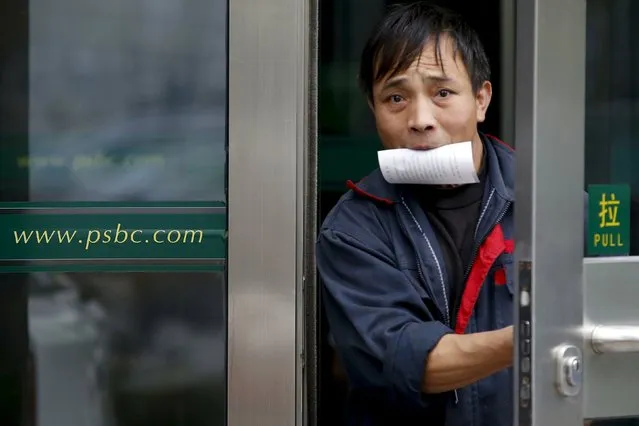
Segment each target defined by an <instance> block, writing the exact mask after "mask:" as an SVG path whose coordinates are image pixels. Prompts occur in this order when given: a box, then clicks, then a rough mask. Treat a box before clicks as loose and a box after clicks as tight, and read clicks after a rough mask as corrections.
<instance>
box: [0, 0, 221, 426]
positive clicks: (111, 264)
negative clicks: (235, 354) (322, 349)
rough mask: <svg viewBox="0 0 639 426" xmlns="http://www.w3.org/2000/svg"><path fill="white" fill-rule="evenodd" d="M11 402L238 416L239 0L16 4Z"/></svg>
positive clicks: (8, 99) (9, 162)
mask: <svg viewBox="0 0 639 426" xmlns="http://www.w3.org/2000/svg"><path fill="white" fill-rule="evenodd" d="M0 17H1V18H0V19H2V23H1V26H2V28H3V33H4V34H5V35H4V36H3V40H2V42H1V43H0V163H1V165H0V232H1V234H0V238H1V240H0V284H1V286H0V293H1V296H0V300H1V302H0V303H1V304H2V307H0V315H1V316H2V324H3V326H2V331H1V332H0V412H2V413H3V414H2V418H3V424H7V425H11V426H13V425H20V426H25V425H31V426H36V425H37V426H59V425H83V426H116V425H117V426H134V425H135V426H142V425H153V426H162V425H166V426H188V425H193V426H196V425H197V426H205V425H206V426H219V425H224V424H225V423H226V400H227V397H226V394H227V385H226V382H227V381H226V375H227V374H226V340H227V339H226V333H227V326H226V324H227V313H226V299H227V288H226V278H225V264H226V257H227V256H226V234H227V232H226V230H227V225H226V223H227V218H226V216H227V215H226V208H227V199H226V195H225V180H226V177H225V169H226V142H227V138H226V134H227V125H226V115H227V111H226V109H227V2H226V0H215V1H212V2H211V1H203V0H184V1H180V2H174V1H158V0H153V1H148V0H113V1H108V2H103V1H97V0H83V1H76V0H61V1H58V2H48V1H42V0H32V1H30V2H21V1H6V2H2V7H1V11H0Z"/></svg>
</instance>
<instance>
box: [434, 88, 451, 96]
mask: <svg viewBox="0 0 639 426" xmlns="http://www.w3.org/2000/svg"><path fill="white" fill-rule="evenodd" d="M452 93H453V92H451V91H450V90H448V89H442V90H440V91H439V92H437V94H438V95H439V96H440V97H442V98H446V97H448V96H450V95H451V94H452Z"/></svg>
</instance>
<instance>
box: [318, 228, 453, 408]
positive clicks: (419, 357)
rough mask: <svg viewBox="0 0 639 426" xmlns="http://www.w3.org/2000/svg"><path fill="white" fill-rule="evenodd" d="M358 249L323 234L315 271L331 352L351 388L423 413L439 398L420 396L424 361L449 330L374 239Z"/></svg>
mask: <svg viewBox="0 0 639 426" xmlns="http://www.w3.org/2000/svg"><path fill="white" fill-rule="evenodd" d="M366 241H367V243H366V244H364V243H363V242H362V241H361V238H360V239H356V238H354V237H352V236H350V235H347V234H345V233H343V232H338V231H334V230H326V229H325V230H323V231H322V233H320V236H319V238H318V242H317V265H318V270H319V274H320V278H321V281H322V284H323V292H322V295H323V302H324V309H325V312H326V316H327V319H328V323H329V327H330V330H331V333H332V335H333V339H334V341H335V346H336V350H337V352H338V354H339V356H340V358H341V361H342V363H343V364H344V367H345V369H346V372H347V374H348V376H349V379H350V381H351V383H352V385H353V386H355V387H357V388H359V389H361V390H362V389H363V390H368V391H377V392H381V393H382V394H383V395H385V398H387V400H389V402H392V403H393V404H397V405H399V406H407V407H424V408H425V407H427V406H428V404H429V402H431V401H433V400H434V399H436V398H441V397H442V396H441V395H426V394H424V393H423V392H422V383H423V376H424V371H425V365H426V359H427V357H428V354H429V353H430V351H432V349H433V348H434V347H435V345H437V343H438V342H439V340H440V339H441V338H442V337H443V336H444V335H446V334H448V333H453V330H451V329H450V328H448V327H447V326H445V325H444V324H443V323H441V322H438V321H434V320H433V319H432V318H433V317H432V314H431V313H430V312H429V311H428V309H427V306H428V305H427V303H425V302H426V300H424V297H425V296H424V295H423V294H422V295H420V294H419V293H418V291H417V289H416V287H415V285H414V284H413V283H411V281H410V278H409V277H408V276H407V275H405V273H404V272H402V271H401V270H399V269H398V268H397V267H396V266H395V262H394V260H393V254H392V252H391V250H390V249H389V248H388V246H387V245H386V244H385V243H383V242H382V241H381V240H380V239H379V238H378V237H376V236H374V235H372V234H369V235H368V236H367V237H366Z"/></svg>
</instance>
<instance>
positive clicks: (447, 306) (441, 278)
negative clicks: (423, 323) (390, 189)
mask: <svg viewBox="0 0 639 426" xmlns="http://www.w3.org/2000/svg"><path fill="white" fill-rule="evenodd" d="M401 200H402V205H403V206H404V208H405V209H406V210H407V211H408V214H410V217H411V219H412V221H413V223H414V224H415V226H417V229H419V232H420V233H421V234H422V237H423V238H424V240H425V241H426V245H427V246H428V250H430V253H431V254H432V256H433V259H435V266H436V267H437V273H438V275H439V283H440V285H441V288H442V292H443V293H444V305H445V306H444V308H445V310H444V317H445V319H446V325H447V326H448V327H450V304H449V302H448V293H447V292H446V283H445V282H444V275H443V272H442V268H441V265H440V264H439V259H437V256H436V255H435V250H433V246H432V245H431V243H430V240H429V239H428V236H427V235H426V233H425V232H424V230H423V229H422V226H421V225H420V224H419V222H418V221H417V219H416V218H415V215H414V214H413V212H412V211H411V209H410V208H409V207H408V204H406V201H405V200H404V198H403V197H402V199H401ZM416 257H417V271H418V273H419V277H420V279H421V280H422V281H423V282H425V283H426V284H427V285H429V284H428V281H426V279H425V277H424V273H423V271H422V265H421V259H420V258H419V254H417V253H416ZM429 287H430V285H429ZM430 290H431V292H433V289H432V288H430ZM433 294H434V292H433Z"/></svg>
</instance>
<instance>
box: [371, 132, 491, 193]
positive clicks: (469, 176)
mask: <svg viewBox="0 0 639 426" xmlns="http://www.w3.org/2000/svg"><path fill="white" fill-rule="evenodd" d="M377 159H378V161H379V167H380V170H381V171H382V175H383V176H384V179H386V181H387V182H388V183H393V184H413V185H463V184H467V183H477V182H479V177H477V171H476V170H475V163H474V162H473V148H472V143H471V142H459V143H451V144H449V145H445V146H442V147H441V148H436V149H431V150H428V151H420V150H414V149H386V150H383V151H379V152H378V153H377Z"/></svg>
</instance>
